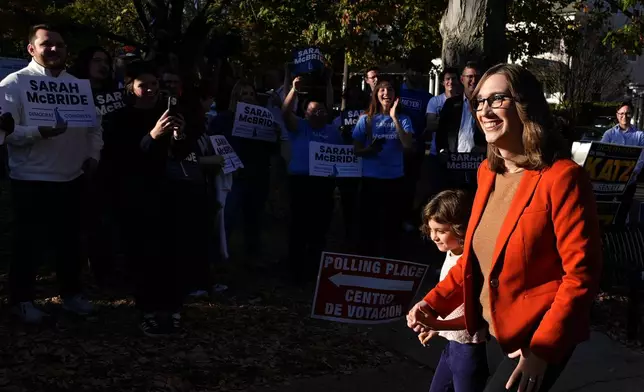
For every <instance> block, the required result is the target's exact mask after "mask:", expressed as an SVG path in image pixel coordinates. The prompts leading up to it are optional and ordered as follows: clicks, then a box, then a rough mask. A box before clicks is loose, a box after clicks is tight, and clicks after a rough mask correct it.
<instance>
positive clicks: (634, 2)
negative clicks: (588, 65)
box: [576, 0, 644, 55]
mask: <svg viewBox="0 0 644 392" xmlns="http://www.w3.org/2000/svg"><path fill="white" fill-rule="evenodd" d="M576 7H577V9H579V10H580V11H582V12H583V13H585V14H586V15H587V16H588V18H589V20H590V21H591V22H592V23H595V24H597V25H603V26H605V27H606V28H607V29H608V30H607V31H606V35H605V37H604V41H603V42H604V44H606V45H610V46H612V47H613V48H620V49H621V50H622V51H623V52H624V53H625V54H634V55H640V54H641V53H642V50H644V20H643V19H642V16H641V12H642V10H644V1H640V0H586V1H577V3H576ZM618 12H619V13H620V14H621V15H620V17H621V18H623V19H624V20H625V23H624V24H622V25H612V23H611V22H612V21H613V20H614V19H615V14H617V13H618ZM620 24H621V23H620Z"/></svg>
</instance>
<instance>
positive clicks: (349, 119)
mask: <svg viewBox="0 0 644 392" xmlns="http://www.w3.org/2000/svg"><path fill="white" fill-rule="evenodd" d="M363 114H364V110H343V111H342V112H341V113H340V119H341V120H342V124H340V125H342V126H348V127H351V128H353V127H354V126H355V125H356V124H357V123H358V120H359V119H360V116H362V115H363Z"/></svg>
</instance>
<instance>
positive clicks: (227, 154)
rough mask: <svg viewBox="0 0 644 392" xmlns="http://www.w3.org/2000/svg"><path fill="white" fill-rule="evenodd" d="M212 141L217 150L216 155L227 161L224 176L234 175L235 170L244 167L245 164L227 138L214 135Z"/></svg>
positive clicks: (211, 137)
mask: <svg viewBox="0 0 644 392" xmlns="http://www.w3.org/2000/svg"><path fill="white" fill-rule="evenodd" d="M210 141H211V142H212V145H213V147H214V148H215V152H216V154H217V155H221V156H223V157H224V159H225V161H224V162H225V163H224V168H223V171H224V174H228V173H232V172H234V171H235V170H237V169H240V168H243V167H244V164H243V163H242V161H241V160H240V159H239V157H238V156H237V153H236V152H235V150H233V148H232V147H231V146H230V144H229V143H228V140H226V137H225V136H223V135H213V136H210Z"/></svg>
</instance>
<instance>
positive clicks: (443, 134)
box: [436, 95, 486, 152]
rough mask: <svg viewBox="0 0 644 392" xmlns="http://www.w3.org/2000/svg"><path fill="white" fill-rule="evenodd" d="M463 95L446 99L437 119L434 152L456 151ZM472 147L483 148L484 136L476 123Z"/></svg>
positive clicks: (484, 143) (484, 144)
mask: <svg viewBox="0 0 644 392" xmlns="http://www.w3.org/2000/svg"><path fill="white" fill-rule="evenodd" d="M463 107H464V101H463V95H455V96H452V97H450V98H447V100H446V101H445V104H444V105H443V108H442V109H441V112H440V115H439V118H438V130H437V131H436V150H438V151H441V150H446V151H447V152H457V151H458V132H459V130H460V129H461V116H462V115H463ZM474 145H475V146H478V147H483V148H485V146H486V142H485V135H484V134H483V131H481V130H480V129H479V127H478V123H476V125H475V128H474Z"/></svg>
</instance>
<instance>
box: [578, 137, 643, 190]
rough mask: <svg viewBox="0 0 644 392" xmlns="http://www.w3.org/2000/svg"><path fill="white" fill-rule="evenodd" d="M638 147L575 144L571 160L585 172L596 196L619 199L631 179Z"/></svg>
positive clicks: (597, 143) (596, 143) (640, 149)
mask: <svg viewBox="0 0 644 392" xmlns="http://www.w3.org/2000/svg"><path fill="white" fill-rule="evenodd" d="M641 153H642V148H641V147H633V146H620V145H617V144H608V143H599V142H591V143H581V142H575V143H573V147H572V157H573V160H574V161H575V162H577V163H578V164H579V165H581V166H583V167H584V169H586V172H588V176H589V177H590V181H591V182H592V184H593V190H594V192H595V195H597V196H608V195H622V194H623V193H624V191H625V190H626V186H627V185H628V182H629V181H630V179H631V177H632V176H633V173H634V169H635V166H636V165H637V161H638V159H639V157H640V154H641Z"/></svg>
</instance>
